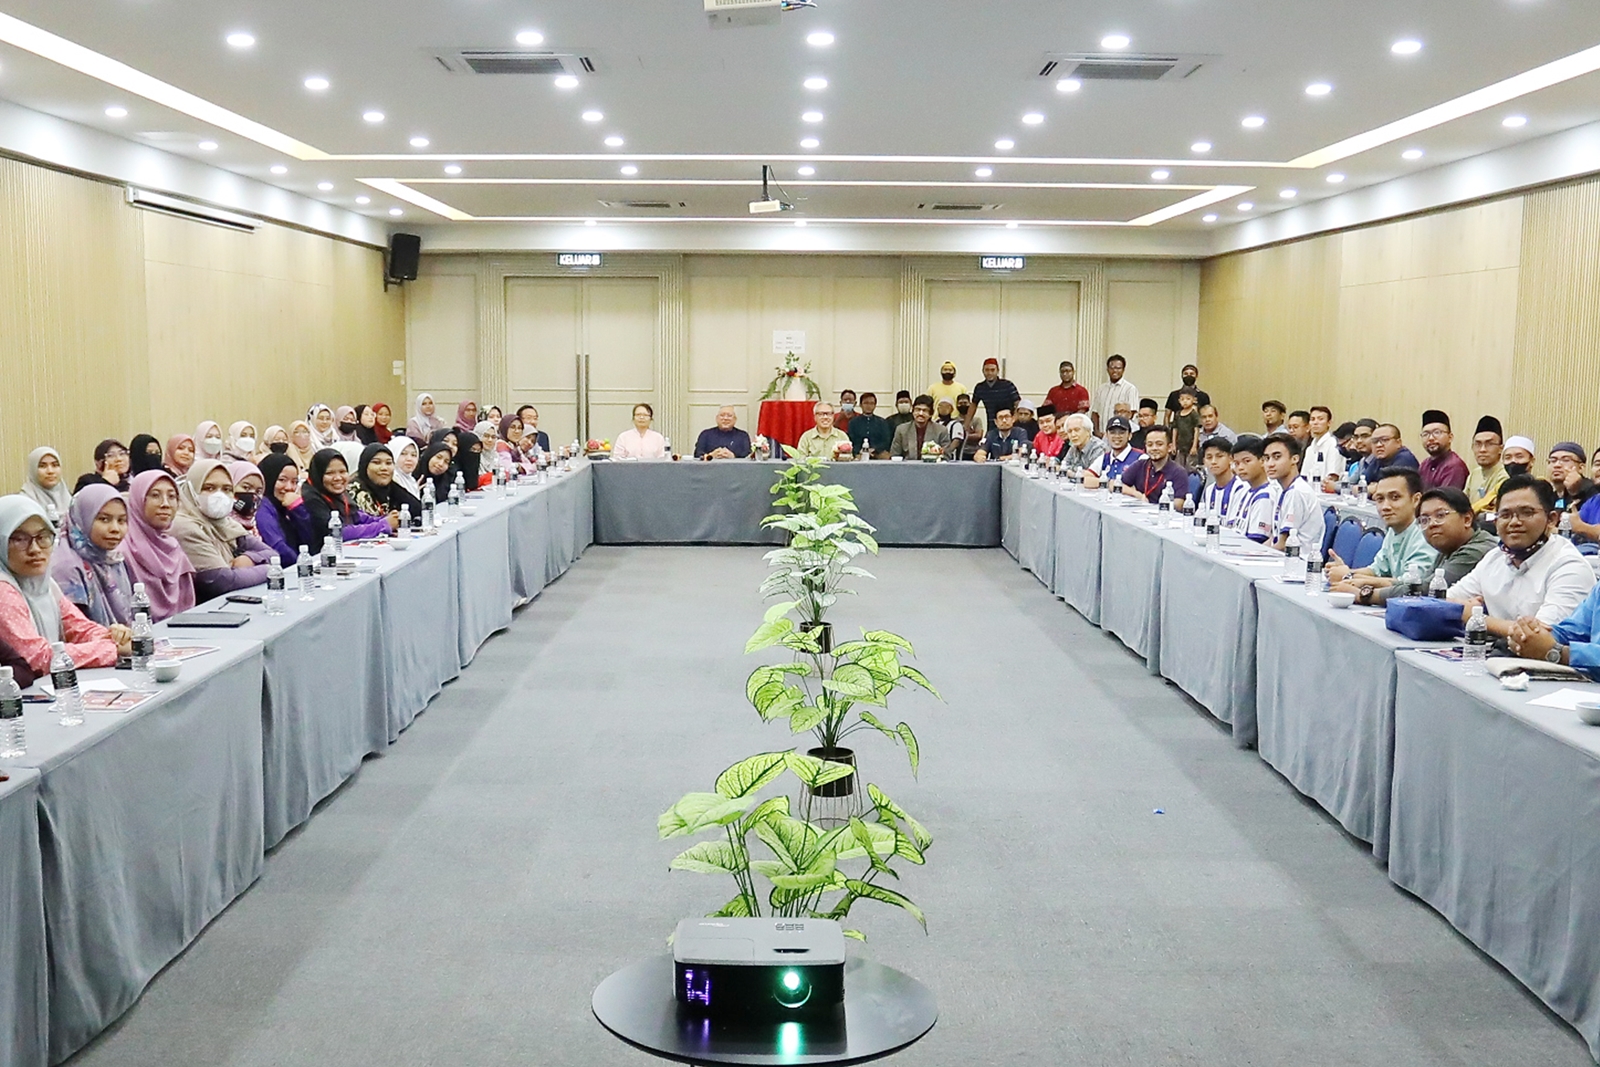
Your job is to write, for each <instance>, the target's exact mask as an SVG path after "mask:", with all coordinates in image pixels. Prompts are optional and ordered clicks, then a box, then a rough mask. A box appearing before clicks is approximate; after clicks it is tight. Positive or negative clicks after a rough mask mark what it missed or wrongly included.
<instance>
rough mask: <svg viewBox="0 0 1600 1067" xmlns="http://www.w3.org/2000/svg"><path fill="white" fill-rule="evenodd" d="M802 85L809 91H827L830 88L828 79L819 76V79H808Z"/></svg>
mask: <svg viewBox="0 0 1600 1067" xmlns="http://www.w3.org/2000/svg"><path fill="white" fill-rule="evenodd" d="M800 84H801V85H804V86H805V87H806V88H807V89H826V88H827V87H828V79H827V78H824V77H821V76H820V75H819V76H817V77H812V78H807V79H806V80H805V81H803V82H801V83H800Z"/></svg>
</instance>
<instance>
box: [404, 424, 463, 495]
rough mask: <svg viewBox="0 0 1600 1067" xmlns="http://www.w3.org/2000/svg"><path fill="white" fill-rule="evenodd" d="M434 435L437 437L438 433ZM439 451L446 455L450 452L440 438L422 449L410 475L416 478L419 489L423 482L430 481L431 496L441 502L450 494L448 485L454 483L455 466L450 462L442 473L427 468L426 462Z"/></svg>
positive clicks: (448, 447)
mask: <svg viewBox="0 0 1600 1067" xmlns="http://www.w3.org/2000/svg"><path fill="white" fill-rule="evenodd" d="M434 436H436V437H437V436H438V434H435V435H434ZM441 452H442V453H444V454H445V455H447V456H448V455H449V454H450V446H449V445H447V444H445V443H444V440H443V439H442V438H441V439H440V440H438V441H436V442H434V443H433V444H431V445H429V446H428V447H427V448H425V449H423V450H422V458H421V459H419V460H417V469H416V472H415V473H413V474H412V477H413V478H415V479H416V480H417V488H419V489H420V488H421V487H422V483H423V482H425V481H428V482H432V483H433V498H434V500H436V501H438V502H439V503H441V504H443V503H444V502H445V499H446V498H447V497H448V496H449V495H450V486H452V485H453V484H455V480H456V468H455V464H454V463H452V464H451V465H450V466H448V467H446V468H445V471H444V473H443V474H434V473H433V472H432V471H430V470H429V469H428V463H429V462H430V461H431V460H432V459H433V457H434V456H437V455H439V454H440V453H441Z"/></svg>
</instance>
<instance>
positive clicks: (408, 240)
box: [389, 233, 422, 282]
mask: <svg viewBox="0 0 1600 1067" xmlns="http://www.w3.org/2000/svg"><path fill="white" fill-rule="evenodd" d="M421 259H422V238H421V237H418V236H417V235H416V234H414V233H396V234H391V235H390V236H389V280H390V281H392V282H414V281H416V280H417V266H418V264H419V263H420V262H421Z"/></svg>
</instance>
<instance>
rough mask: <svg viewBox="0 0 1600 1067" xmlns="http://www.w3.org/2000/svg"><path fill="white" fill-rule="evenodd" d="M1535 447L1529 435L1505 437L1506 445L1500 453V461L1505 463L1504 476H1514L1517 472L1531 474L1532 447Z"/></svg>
mask: <svg viewBox="0 0 1600 1067" xmlns="http://www.w3.org/2000/svg"><path fill="white" fill-rule="evenodd" d="M1537 447H1538V446H1537V445H1535V444H1534V443H1533V438H1531V437H1520V436H1517V435H1515V434H1513V435H1512V436H1511V437H1508V438H1506V447H1505V448H1504V449H1503V450H1502V451H1501V453H1500V461H1501V462H1502V463H1503V464H1505V468H1506V477H1508V478H1515V477H1516V476H1517V475H1519V474H1532V473H1533V457H1534V454H1535V453H1534V449H1535V448H1537Z"/></svg>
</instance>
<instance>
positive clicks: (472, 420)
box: [456, 400, 478, 433]
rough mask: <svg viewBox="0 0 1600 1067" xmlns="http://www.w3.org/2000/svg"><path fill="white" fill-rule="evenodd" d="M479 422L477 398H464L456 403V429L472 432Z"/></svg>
mask: <svg viewBox="0 0 1600 1067" xmlns="http://www.w3.org/2000/svg"><path fill="white" fill-rule="evenodd" d="M477 424H478V402H477V401H476V400H463V401H462V402H461V403H459V404H457V405H456V429H458V430H460V431H462V432H463V433H471V432H472V428H473V427H474V426H476V425H477Z"/></svg>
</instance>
